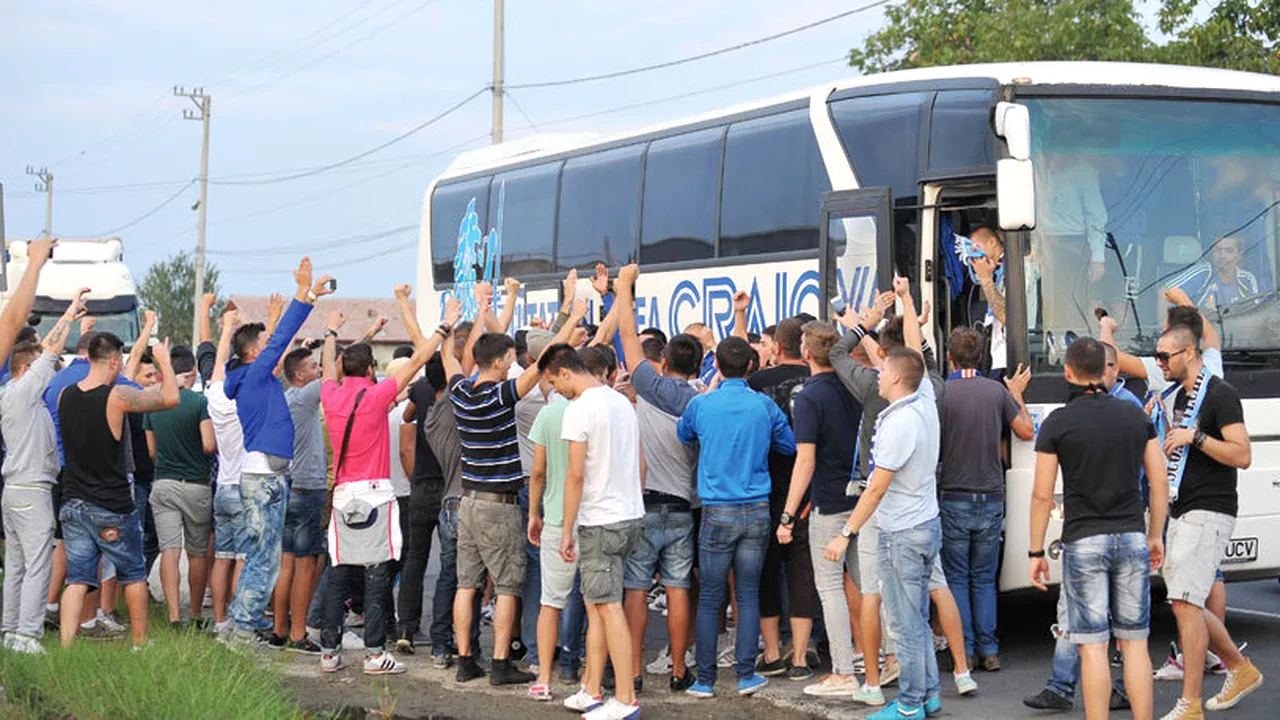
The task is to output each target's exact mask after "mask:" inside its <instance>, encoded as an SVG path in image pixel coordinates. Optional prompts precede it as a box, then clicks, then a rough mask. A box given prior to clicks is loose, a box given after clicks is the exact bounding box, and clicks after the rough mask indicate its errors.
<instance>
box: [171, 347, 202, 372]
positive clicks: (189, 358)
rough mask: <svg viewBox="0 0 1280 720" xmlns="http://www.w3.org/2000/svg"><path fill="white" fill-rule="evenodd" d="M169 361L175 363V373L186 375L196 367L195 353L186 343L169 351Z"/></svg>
mask: <svg viewBox="0 0 1280 720" xmlns="http://www.w3.org/2000/svg"><path fill="white" fill-rule="evenodd" d="M169 362H170V363H171V364H172V365H173V374H174V375H185V374H186V373H189V372H191V371H192V370H195V369H196V356H195V353H193V352H191V348H189V347H187V346H185V345H178V346H177V347H175V348H173V349H172V350H170V351H169Z"/></svg>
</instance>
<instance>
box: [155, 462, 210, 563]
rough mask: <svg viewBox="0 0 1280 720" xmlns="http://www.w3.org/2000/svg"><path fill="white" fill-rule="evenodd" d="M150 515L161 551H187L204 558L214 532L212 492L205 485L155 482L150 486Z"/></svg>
mask: <svg viewBox="0 0 1280 720" xmlns="http://www.w3.org/2000/svg"><path fill="white" fill-rule="evenodd" d="M151 514H152V515H153V516H154V517H155V521H156V540H157V542H158V544H159V546H160V549H161V550H180V549H183V548H186V551H187V554H188V555H191V556H193V557H203V556H204V554H205V552H206V551H207V550H208V549H209V534H210V533H211V532H212V530H213V491H212V490H211V489H210V488H209V484H208V483H207V482H199V483H194V482H185V481H182V480H156V481H155V484H153V485H152V486H151Z"/></svg>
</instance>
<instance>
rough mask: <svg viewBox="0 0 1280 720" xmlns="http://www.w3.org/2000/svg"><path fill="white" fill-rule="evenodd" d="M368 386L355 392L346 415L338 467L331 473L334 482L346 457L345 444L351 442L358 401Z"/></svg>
mask: <svg viewBox="0 0 1280 720" xmlns="http://www.w3.org/2000/svg"><path fill="white" fill-rule="evenodd" d="M367 391H368V388H366V389H364V390H361V391H360V392H358V393H356V402H355V404H354V405H352V406H351V414H350V415H349V416H347V429H346V430H344V431H343V432H342V449H341V450H340V451H339V452H338V469H337V470H335V471H334V473H333V479H334V482H337V480H338V475H339V474H340V473H341V472H342V464H343V463H344V462H346V459H347V445H349V444H350V443H351V426H352V425H354V424H355V422H356V410H359V409H360V401H361V400H363V399H364V394H365V393H366V392H367Z"/></svg>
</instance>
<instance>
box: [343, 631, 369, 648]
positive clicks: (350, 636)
mask: <svg viewBox="0 0 1280 720" xmlns="http://www.w3.org/2000/svg"><path fill="white" fill-rule="evenodd" d="M343 648H346V649H347V650H360V649H363V648H364V637H362V636H360V635H357V634H355V633H353V632H351V631H350V630H348V631H346V632H344V633H342V639H340V640H339V641H338V649H339V650H341V649H343Z"/></svg>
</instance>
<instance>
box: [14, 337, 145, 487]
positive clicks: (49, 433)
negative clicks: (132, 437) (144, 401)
mask: <svg viewBox="0 0 1280 720" xmlns="http://www.w3.org/2000/svg"><path fill="white" fill-rule="evenodd" d="M57 372H58V356H57V355H56V354H54V353H43V354H42V355H40V357H38V358H36V359H35V361H33V362H32V363H31V367H30V368H28V369H27V372H26V374H25V375H23V376H22V377H21V378H19V379H17V380H11V381H10V382H9V384H8V385H5V386H4V387H3V388H0V431H2V432H3V434H4V442H5V456H4V478H5V481H6V482H8V483H9V484H10V485H23V484H35V483H39V484H52V483H54V482H56V481H57V477H58V445H57V443H58V440H57V436H55V435H54V430H53V418H52V417H51V416H50V415H49V409H48V408H47V407H45V404H44V391H45V388H47V387H48V386H49V381H50V380H52V379H53V376H54V374H56V373H57ZM124 434H125V435H126V436H128V435H129V432H128V428H127V427H126V428H125V433H124Z"/></svg>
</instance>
